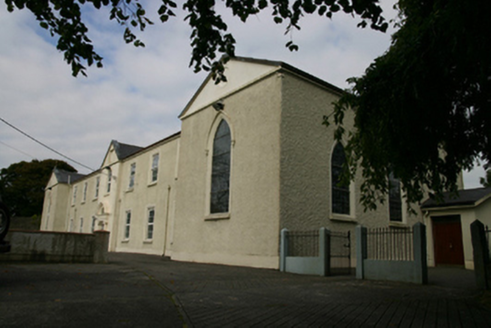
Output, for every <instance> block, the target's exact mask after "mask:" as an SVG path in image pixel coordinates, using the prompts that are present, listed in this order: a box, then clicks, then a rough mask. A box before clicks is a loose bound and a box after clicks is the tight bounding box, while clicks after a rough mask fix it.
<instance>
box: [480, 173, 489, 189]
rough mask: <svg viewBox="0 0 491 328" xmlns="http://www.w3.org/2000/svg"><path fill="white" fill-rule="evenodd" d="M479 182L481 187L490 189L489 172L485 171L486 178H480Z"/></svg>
mask: <svg viewBox="0 0 491 328" xmlns="http://www.w3.org/2000/svg"><path fill="white" fill-rule="evenodd" d="M480 182H481V185H482V186H483V187H485V188H489V187H491V170H487V171H486V176H485V177H484V178H481V180H480Z"/></svg>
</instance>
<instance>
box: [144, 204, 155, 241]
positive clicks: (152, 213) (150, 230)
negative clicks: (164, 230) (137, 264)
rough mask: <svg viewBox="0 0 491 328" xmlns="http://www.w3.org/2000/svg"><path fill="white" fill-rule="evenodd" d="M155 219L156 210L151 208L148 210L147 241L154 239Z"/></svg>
mask: <svg viewBox="0 0 491 328" xmlns="http://www.w3.org/2000/svg"><path fill="white" fill-rule="evenodd" d="M154 219H155V208H153V207H150V208H149V209H148V222H147V236H146V239H147V240H151V239H153V223H154Z"/></svg>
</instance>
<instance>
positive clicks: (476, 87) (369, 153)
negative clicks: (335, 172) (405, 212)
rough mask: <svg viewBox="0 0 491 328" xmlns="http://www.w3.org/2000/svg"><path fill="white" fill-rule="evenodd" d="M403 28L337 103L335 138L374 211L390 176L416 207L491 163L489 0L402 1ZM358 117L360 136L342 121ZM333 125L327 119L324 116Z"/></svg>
mask: <svg viewBox="0 0 491 328" xmlns="http://www.w3.org/2000/svg"><path fill="white" fill-rule="evenodd" d="M398 6H399V11H400V15H401V16H400V18H401V20H400V29H399V30H398V31H397V32H396V33H395V34H394V35H393V38H392V44H391V47H390V48H389V50H388V51H387V52H386V53H385V54H384V55H383V56H381V57H379V58H377V59H376V60H375V61H374V62H373V63H372V64H371V65H370V67H368V69H367V70H366V72H365V74H364V75H363V76H362V77H360V78H353V79H351V83H352V90H351V92H349V93H346V94H345V95H344V96H343V97H342V99H341V100H340V102H338V103H337V106H336V112H335V114H334V121H335V123H336V124H338V129H337V138H338V139H343V138H345V140H347V147H346V148H347V152H348V158H349V166H350V172H349V173H350V175H351V176H353V174H354V172H355V171H356V167H357V165H358V166H361V170H362V174H363V177H364V178H365V182H364V183H363V186H362V195H363V196H362V201H363V203H364V204H365V205H366V207H368V208H373V207H375V206H376V203H377V201H382V200H383V198H384V197H385V195H386V193H387V188H388V185H387V182H386V181H387V176H388V174H389V173H390V172H391V171H392V172H394V174H395V176H396V177H397V178H399V179H400V181H401V182H402V184H403V189H404V191H405V195H406V197H407V199H408V201H410V202H415V201H419V200H421V199H422V198H423V197H424V193H425V191H429V193H430V195H432V196H434V197H436V198H437V199H441V196H442V192H444V191H445V190H447V191H456V181H457V178H458V175H459V174H460V173H461V171H462V169H470V168H471V167H472V165H473V163H474V161H475V160H476V159H481V160H484V161H488V162H489V161H490V160H491V148H490V136H491V110H490V106H491V98H490V95H491V37H490V35H491V34H489V31H491V20H489V18H488V17H487V15H488V13H489V12H490V10H491V2H490V1H488V0H476V1H473V2H472V3H469V2H466V1H461V0H432V1H429V0H428V1H420V0H400V1H399V4H398ZM349 110H353V111H354V113H355V123H354V124H355V130H354V131H353V132H352V133H349V134H347V133H346V132H345V131H344V129H343V127H342V125H341V123H342V122H343V118H344V114H345V112H346V111H349ZM325 123H326V124H328V123H329V118H327V117H326V118H325Z"/></svg>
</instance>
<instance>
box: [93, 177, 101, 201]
mask: <svg viewBox="0 0 491 328" xmlns="http://www.w3.org/2000/svg"><path fill="white" fill-rule="evenodd" d="M100 184H101V177H100V176H97V177H96V178H95V186H94V199H97V198H99V187H100Z"/></svg>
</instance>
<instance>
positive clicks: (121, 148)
mask: <svg viewBox="0 0 491 328" xmlns="http://www.w3.org/2000/svg"><path fill="white" fill-rule="evenodd" d="M112 144H113V145H114V150H115V151H116V155H117V156H118V159H120V160H122V159H125V158H126V157H130V156H131V155H133V154H134V153H137V152H139V151H140V150H142V149H143V148H142V147H139V146H134V145H128V144H124V143H120V142H118V141H116V140H113V141H112Z"/></svg>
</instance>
